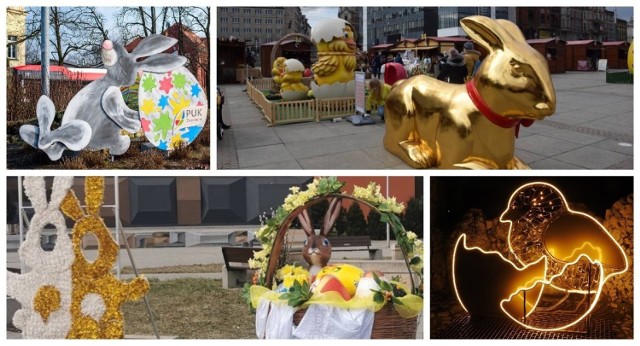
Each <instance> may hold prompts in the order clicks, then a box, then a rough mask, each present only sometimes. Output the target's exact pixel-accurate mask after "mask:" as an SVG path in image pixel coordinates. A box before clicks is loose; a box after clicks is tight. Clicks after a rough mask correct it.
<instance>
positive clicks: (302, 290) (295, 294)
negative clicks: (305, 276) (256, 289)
mask: <svg viewBox="0 0 640 346" xmlns="http://www.w3.org/2000/svg"><path fill="white" fill-rule="evenodd" d="M311 295H312V293H311V287H310V286H309V282H307V281H303V282H302V284H301V283H300V281H298V280H296V281H294V282H293V286H291V288H289V292H287V293H283V294H282V295H280V299H284V300H286V301H287V304H289V306H292V307H294V308H295V307H297V306H300V305H302V304H304V302H306V301H307V300H309V299H310V298H311Z"/></svg>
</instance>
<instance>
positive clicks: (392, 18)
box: [366, 7, 437, 47]
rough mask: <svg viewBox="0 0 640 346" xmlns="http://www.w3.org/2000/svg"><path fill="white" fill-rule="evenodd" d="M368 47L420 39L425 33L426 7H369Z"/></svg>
mask: <svg viewBox="0 0 640 346" xmlns="http://www.w3.org/2000/svg"><path fill="white" fill-rule="evenodd" d="M366 10H367V29H366V30H367V46H368V47H373V46H375V45H379V44H384V43H396V42H398V41H400V40H402V39H407V38H420V37H421V36H422V34H424V33H425V22H426V21H428V20H437V18H431V19H425V15H424V10H425V8H424V7H367V8H366Z"/></svg>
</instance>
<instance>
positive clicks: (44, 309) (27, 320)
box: [7, 177, 74, 339]
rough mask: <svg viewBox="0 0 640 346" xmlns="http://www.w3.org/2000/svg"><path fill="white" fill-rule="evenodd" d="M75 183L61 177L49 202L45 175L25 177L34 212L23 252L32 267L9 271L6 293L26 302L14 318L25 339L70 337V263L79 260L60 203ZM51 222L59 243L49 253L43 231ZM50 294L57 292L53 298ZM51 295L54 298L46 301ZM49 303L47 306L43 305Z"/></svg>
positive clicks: (21, 250)
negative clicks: (19, 272)
mask: <svg viewBox="0 0 640 346" xmlns="http://www.w3.org/2000/svg"><path fill="white" fill-rule="evenodd" d="M72 184H73V177H56V178H54V181H53V192H52V193H51V201H50V202H49V203H47V198H46V190H45V184H44V178H42V177H25V178H24V187H25V193H26V195H27V197H28V198H29V200H30V201H31V203H32V205H33V208H34V210H35V214H34V215H33V218H32V219H31V224H30V226H29V231H28V232H27V235H26V239H25V241H24V243H22V245H21V246H20V249H19V250H18V253H19V255H20V258H22V259H23V260H24V262H25V264H26V265H27V266H28V267H30V268H31V271H29V272H27V273H23V274H16V273H11V272H8V273H7V295H9V296H11V297H13V298H15V299H16V300H17V301H18V302H19V303H20V304H21V306H22V308H21V309H20V310H18V311H16V313H15V315H14V317H13V324H14V325H15V326H16V327H17V328H19V329H20V330H22V337H23V338H25V339H34V338H38V339H43V338H46V339H61V338H65V337H66V335H67V333H68V331H69V328H70V327H71V312H70V306H71V265H72V263H73V260H74V254H73V248H72V246H71V239H70V238H69V235H68V234H67V225H66V223H65V220H64V216H63V215H62V212H61V211H60V203H61V202H62V200H63V199H64V197H65V196H66V194H67V191H68V190H69V188H70V187H71V185H72ZM47 225H53V226H55V228H56V236H57V239H56V245H55V247H54V248H53V250H52V251H48V252H47V251H44V250H43V249H42V247H41V245H40V236H41V235H42V230H43V229H44V227H45V226H47ZM51 292H57V293H56V295H57V297H56V299H54V300H53V301H52V299H51V295H50V296H49V297H47V296H46V295H47V294H48V293H51ZM47 298H49V299H47ZM43 303H44V304H43Z"/></svg>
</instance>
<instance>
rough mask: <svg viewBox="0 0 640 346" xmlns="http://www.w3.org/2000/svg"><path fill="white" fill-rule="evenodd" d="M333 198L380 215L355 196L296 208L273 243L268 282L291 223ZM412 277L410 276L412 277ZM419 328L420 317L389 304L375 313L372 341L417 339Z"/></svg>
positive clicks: (300, 313)
mask: <svg viewBox="0 0 640 346" xmlns="http://www.w3.org/2000/svg"><path fill="white" fill-rule="evenodd" d="M331 198H342V199H350V200H353V201H355V202H358V203H362V204H364V205H366V206H368V207H369V208H371V209H372V210H374V211H375V212H377V213H380V211H379V210H378V208H376V207H375V206H373V205H371V204H370V203H367V202H365V201H363V200H360V199H357V198H355V197H353V196H349V195H342V194H331V195H326V196H320V197H316V198H315V199H312V200H310V201H309V202H307V203H305V205H303V206H301V207H298V208H296V209H295V210H293V211H292V212H291V213H290V214H289V215H288V216H287V218H286V219H285V221H284V222H283V223H282V225H281V226H280V229H279V230H278V233H277V235H276V239H275V241H274V243H273V249H272V251H271V255H270V257H269V267H268V269H267V273H266V282H268V283H270V282H272V279H273V278H274V275H275V271H276V269H277V264H278V259H279V258H280V254H281V253H282V251H283V248H284V246H283V245H284V239H285V235H286V233H287V232H288V230H289V226H290V225H291V222H292V221H293V220H294V219H295V218H296V217H297V216H298V215H299V214H300V213H302V211H303V210H305V209H307V208H309V207H311V206H313V205H315V204H317V203H319V202H321V201H323V200H328V199H331ZM402 250H403V251H402V253H403V255H404V260H405V264H406V266H407V270H408V271H409V274H411V269H410V266H409V260H408V259H407V254H406V252H405V251H404V249H402ZM411 276H412V275H410V277H411ZM414 288H415V284H414V281H413V278H411V289H412V291H413V289H414ZM305 312H306V309H299V310H297V311H296V312H295V314H294V315H293V324H294V325H296V326H297V325H298V324H299V323H300V321H301V320H302V318H303V317H304V314H305ZM417 326H418V317H414V318H403V317H402V316H400V314H399V313H398V312H397V311H396V309H395V307H394V306H393V304H392V303H387V304H386V305H385V306H384V307H383V308H382V309H380V310H379V311H378V312H376V313H375V316H374V321H373V329H372V331H371V338H372V339H415V337H416V330H417Z"/></svg>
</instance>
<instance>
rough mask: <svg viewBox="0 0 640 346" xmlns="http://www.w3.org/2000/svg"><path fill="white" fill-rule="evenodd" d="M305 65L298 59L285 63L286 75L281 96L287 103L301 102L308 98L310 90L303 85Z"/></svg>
mask: <svg viewBox="0 0 640 346" xmlns="http://www.w3.org/2000/svg"><path fill="white" fill-rule="evenodd" d="M303 73H304V65H303V64H302V63H301V62H300V61H298V60H296V59H287V60H286V61H285V62H284V74H283V76H282V83H281V84H280V95H282V99H283V100H286V101H293V100H301V99H304V98H305V97H307V93H308V92H309V88H308V87H307V86H306V85H304V84H303V83H302V77H303V76H302V75H303Z"/></svg>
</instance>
